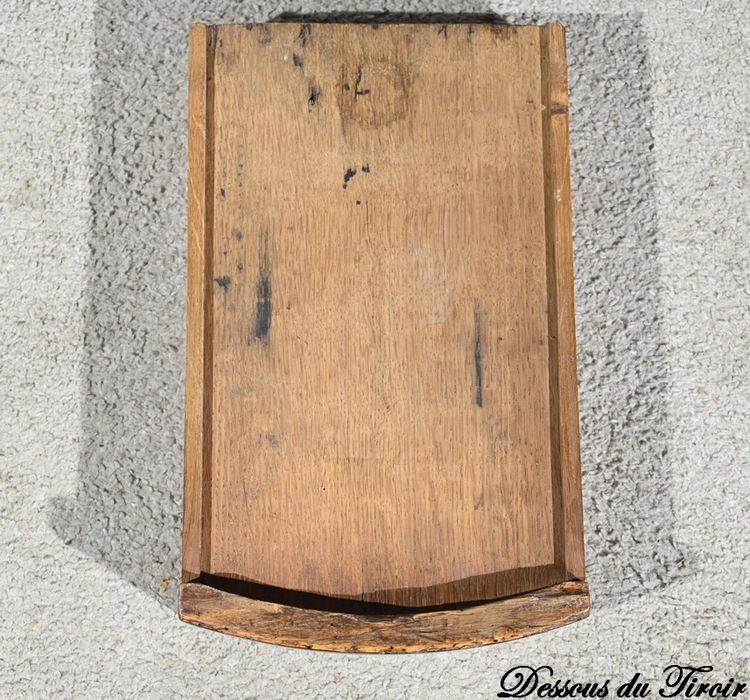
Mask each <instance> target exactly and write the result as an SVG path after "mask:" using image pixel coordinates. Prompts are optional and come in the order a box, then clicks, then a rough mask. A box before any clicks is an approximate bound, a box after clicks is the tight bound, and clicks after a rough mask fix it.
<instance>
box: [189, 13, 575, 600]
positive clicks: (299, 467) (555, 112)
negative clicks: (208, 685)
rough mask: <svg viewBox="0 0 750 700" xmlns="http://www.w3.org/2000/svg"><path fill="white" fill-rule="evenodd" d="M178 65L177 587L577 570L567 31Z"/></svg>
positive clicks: (402, 33)
mask: <svg viewBox="0 0 750 700" xmlns="http://www.w3.org/2000/svg"><path fill="white" fill-rule="evenodd" d="M190 78H191V85H190V94H191V97H190V210H189V216H190V246H189V256H190V261H189V270H188V277H189V281H188V285H189V292H188V298H189V306H188V309H189V310H188V314H189V334H190V338H189V345H188V373H187V377H186V382H187V386H186V403H187V408H186V410H187V418H186V495H185V499H186V500H185V509H186V513H185V557H184V569H185V576H184V579H185V580H188V581H189V580H193V579H195V578H197V576H198V575H199V574H210V575H213V576H219V577H223V578H225V579H228V580H241V581H249V582H257V583H260V584H263V585H268V586H275V587H279V588H284V589H288V590H291V591H303V592H310V593H315V594H321V595H325V596H331V597H342V598H347V599H355V600H366V601H374V602H378V603H388V604H394V605H404V606H413V607H419V606H434V605H444V604H450V603H456V602H466V601H477V600H490V599H495V598H500V597H504V596H509V595H513V594H517V593H522V592H525V591H529V590H533V589H539V588H542V587H545V586H553V585H554V584H558V583H560V582H563V581H566V580H568V579H571V578H583V547H582V544H583V535H582V524H581V523H582V518H581V506H580V466H579V461H578V460H579V457H578V415H577V389H576V369H575V329H574V315H573V284H572V238H571V224H570V186H569V180H568V169H569V165H568V143H567V92H566V84H565V55H564V34H563V30H562V28H561V27H559V26H557V25H552V26H550V27H542V28H539V27H496V26H489V25H445V26H436V25H383V26H379V27H374V26H370V25H335V24H329V25H314V24H313V25H299V24H270V25H256V26H249V27H246V26H239V25H238V26H234V25H228V26H222V27H217V28H211V29H209V28H206V27H202V26H198V27H193V28H192V30H191V69H190ZM268 604H269V605H272V603H268Z"/></svg>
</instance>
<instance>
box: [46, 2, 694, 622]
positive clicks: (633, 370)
mask: <svg viewBox="0 0 750 700" xmlns="http://www.w3.org/2000/svg"><path fill="white" fill-rule="evenodd" d="M471 9H472V8H467V10H471ZM303 17H304V18H303ZM303 17H300V16H291V15H288V14H286V15H281V16H280V17H279V18H278V19H280V20H282V21H292V20H294V21H312V20H313V19H321V16H319V15H318V16H315V15H305V16H303ZM248 19H253V18H251V17H248V16H247V14H243V9H242V6H241V3H227V4H226V6H224V7H218V8H214V10H212V11H211V13H206V12H202V11H201V10H200V9H199V8H198V6H197V4H193V3H173V2H168V1H167V0H160V1H159V2H156V3H151V4H149V6H148V10H147V9H145V8H144V7H141V6H139V5H138V4H133V3H129V2H127V1H126V0H116V1H115V2H104V0H102V2H101V3H100V6H99V8H98V9H97V12H96V19H95V26H96V32H95V36H96V39H95V58H94V61H95V65H94V68H95V80H94V87H93V96H92V100H93V105H94V110H95V111H94V131H93V134H92V147H91V161H90V162H91V165H92V175H91V214H92V227H91V230H90V232H89V260H88V265H87V271H86V274H87V282H86V308H85V328H86V331H85V357H84V362H83V373H84V374H83V382H82V387H83V388H82V391H83V396H82V401H83V443H82V446H81V457H80V466H79V485H78V490H77V493H76V494H75V495H73V496H71V497H67V498H60V499H55V500H54V501H53V502H52V503H51V504H50V508H49V523H50V524H51V526H52V527H53V528H54V530H55V531H56V532H57V533H58V535H59V536H60V537H61V538H62V539H63V540H64V541H65V542H66V543H68V544H70V545H72V546H75V547H77V548H78V549H79V550H81V551H82V552H84V553H85V554H87V555H88V556H91V557H92V558H94V559H95V560H96V561H98V562H101V563H102V564H103V565H105V566H106V567H107V568H109V569H110V570H112V571H114V572H116V573H117V574H118V575H119V576H121V577H122V578H124V579H125V580H127V581H129V582H130V583H132V584H133V585H135V586H136V587H138V588H139V589H141V590H143V591H146V592H148V593H149V594H151V595H152V596H154V597H155V598H157V599H159V600H161V601H162V602H163V603H164V604H166V605H168V606H170V607H174V606H175V604H176V582H177V581H178V580H179V576H180V544H181V543H180V529H181V514H182V442H183V440H182V415H183V389H182V387H183V379H184V373H183V366H184V332H185V324H184V310H185V308H184V293H185V230H186V214H185V190H186V178H185V173H186V126H185V125H186V60H187V52H186V30H187V25H188V23H189V22H190V21H199V20H200V21H207V22H243V21H247V20H248ZM325 19H327V20H328V21H354V20H356V21H364V22H381V21H432V22H438V23H447V22H455V21H468V22H478V21H493V22H497V21H509V22H518V21H525V20H526V21H527V20H532V21H533V20H538V19H544V20H548V19H560V20H561V21H562V22H563V23H564V24H566V25H567V27H568V51H569V62H570V89H571V111H570V116H571V143H572V155H573V182H574V209H575V230H576V273H577V278H576V291H577V306H578V337H579V362H580V386H581V432H582V457H583V469H584V501H585V513H586V528H587V529H586V539H587V555H588V578H589V581H590V583H591V586H592V590H593V592H594V595H595V597H596V601H597V603H598V604H602V603H603V604H609V602H616V601H618V600H621V599H622V598H623V596H634V595H639V594H642V593H644V592H647V591H649V590H652V589H655V588H660V587H663V586H666V585H668V584H669V583H670V582H671V581H673V580H674V579H675V578H677V577H678V576H680V575H682V574H683V573H684V571H685V564H684V556H683V554H682V553H681V552H680V550H679V549H678V547H677V546H676V544H675V541H674V530H675V516H674V511H673V506H672V495H671V493H672V480H671V477H670V473H669V459H668V457H669V455H668V452H667V450H668V440H669V434H670V426H669V419H668V415H667V406H666V395H667V392H668V389H669V385H670V381H671V380H670V375H669V369H668V364H667V359H666V355H665V353H666V337H665V332H664V323H663V310H662V306H661V298H662V293H663V286H662V282H661V276H660V267H659V262H658V257H657V245H658V226H657V218H656V216H657V215H656V203H655V184H654V177H655V176H654V155H653V145H654V144H653V138H652V136H651V131H650V125H651V121H652V106H651V96H650V73H649V64H648V54H647V50H646V38H645V36H644V34H643V31H642V29H641V22H640V18H639V16H638V15H620V16H605V15H592V14H576V15H570V16H564V17H559V18H549V17H545V18H538V17H530V18H527V17H521V16H517V17H503V18H498V17H496V16H494V15H491V14H489V13H484V12H480V13H470V12H468V11H467V12H466V13H462V14H460V15H445V14H442V15H441V14H433V15H424V14H423V15H414V14H409V13H402V14H399V15H387V16H383V15H377V14H374V15H373V14H360V15H352V14H340V15H330V14H329V15H326V17H325ZM135 28H137V30H136V29H135Z"/></svg>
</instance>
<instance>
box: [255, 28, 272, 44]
mask: <svg viewBox="0 0 750 700" xmlns="http://www.w3.org/2000/svg"><path fill="white" fill-rule="evenodd" d="M272 39H273V37H272V36H271V31H270V30H269V29H268V27H267V26H266V25H265V24H261V25H260V33H259V35H258V43H259V44H261V45H262V46H268V45H269V44H270V43H271V41H272Z"/></svg>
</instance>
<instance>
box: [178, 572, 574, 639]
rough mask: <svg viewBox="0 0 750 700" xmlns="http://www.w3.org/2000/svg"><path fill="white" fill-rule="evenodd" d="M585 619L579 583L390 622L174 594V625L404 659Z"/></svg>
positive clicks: (193, 592)
mask: <svg viewBox="0 0 750 700" xmlns="http://www.w3.org/2000/svg"><path fill="white" fill-rule="evenodd" d="M588 613H589V589H588V585H587V584H586V583H585V582H584V581H566V582H564V583H558V584H556V585H554V586H549V587H548V588H542V589H540V590H538V591H533V592H531V593H523V594H521V595H516V596H512V597H510V598H503V599H500V600H495V601H491V602H488V603H480V604H478V605H473V606H471V607H466V608H460V609H455V610H440V611H434V612H423V613H420V612H414V613H411V614H396V615H356V614H348V613H340V612H327V611H322V610H310V609H306V608H297V607H292V606H289V605H281V604H278V603H270V602H266V601H262V600H254V599H252V598H245V597H243V596H240V595H237V594H235V593H226V592H224V591H220V590H217V589H215V588H211V587H210V586H206V585H204V584H201V583H183V584H182V585H181V586H180V611H179V614H180V619H181V620H183V621H184V622H188V623H191V624H194V625H198V626H200V627H205V628H207V629H212V630H216V631H217V632H223V633H225V634H231V635H234V636H236V637H245V638H247V639H253V640H256V641H259V642H267V643H270V644H280V645H281V646H286V647H297V648H302V649H319V650H323V651H342V652H365V653H405V652H425V651H444V650H449V649H465V648H468V647H476V646H483V645H485V644H494V643H496V642H507V641H510V640H512V639H518V638H520V637H527V636H529V635H532V634H538V633H539V632H546V631H547V630H551V629H554V628H555V627H561V626H562V625H567V624H570V623H571V622H575V621H577V620H581V619H582V618H584V617H586V616H587V615H588Z"/></svg>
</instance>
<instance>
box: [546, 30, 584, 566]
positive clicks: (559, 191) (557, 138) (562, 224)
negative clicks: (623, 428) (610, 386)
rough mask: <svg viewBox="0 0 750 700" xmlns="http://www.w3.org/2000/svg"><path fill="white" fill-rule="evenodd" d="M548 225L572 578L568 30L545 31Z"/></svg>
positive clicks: (576, 452) (564, 527) (580, 549)
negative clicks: (566, 31)
mask: <svg viewBox="0 0 750 700" xmlns="http://www.w3.org/2000/svg"><path fill="white" fill-rule="evenodd" d="M540 54H541V77H542V104H543V107H544V111H543V115H542V121H543V139H544V170H545V223H546V229H547V263H548V279H549V287H548V292H549V294H548V297H549V300H550V317H551V324H550V360H551V362H550V365H551V367H550V393H551V399H552V401H551V403H552V404H553V406H552V416H551V418H552V422H553V425H552V431H551V433H552V442H553V444H552V448H553V453H552V454H553V459H555V456H557V459H558V460H559V461H558V462H557V464H558V468H557V470H556V472H557V473H556V474H555V479H554V481H555V482H556V483H555V484H554V488H555V491H556V492H557V493H559V502H558V503H557V504H556V505H557V508H556V511H557V512H558V513H559V514H560V517H561V520H562V523H560V525H561V527H560V526H558V527H557V530H558V531H559V535H560V540H559V541H558V543H557V544H558V552H557V555H558V556H557V559H558V561H559V563H560V564H561V566H562V567H563V571H564V575H565V577H566V578H577V579H583V578H584V577H585V562H584V543H583V505H582V501H581V457H580V437H579V423H578V372H577V366H576V334H575V302H574V284H573V217H572V205H571V188H570V146H569V139H568V79H567V61H566V55H565V29H564V27H563V26H562V25H560V24H549V25H546V26H544V27H541V29H540Z"/></svg>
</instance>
